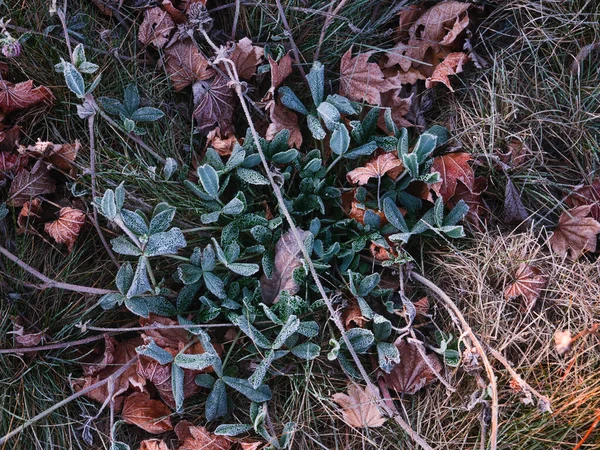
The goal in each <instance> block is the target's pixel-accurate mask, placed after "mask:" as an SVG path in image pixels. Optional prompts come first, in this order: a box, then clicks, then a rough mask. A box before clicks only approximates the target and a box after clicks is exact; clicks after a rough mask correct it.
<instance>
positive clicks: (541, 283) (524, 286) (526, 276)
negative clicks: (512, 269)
mask: <svg viewBox="0 0 600 450" xmlns="http://www.w3.org/2000/svg"><path fill="white" fill-rule="evenodd" d="M547 281H548V277H546V275H544V274H543V273H542V271H541V270H540V269H539V267H536V266H532V265H531V264H528V263H524V262H523V263H521V264H519V267H518V268H517V271H516V273H515V276H514V281H513V282H512V283H510V284H509V285H508V286H506V288H505V289H504V297H505V298H507V299H509V300H511V299H513V298H517V297H522V298H523V299H524V300H525V303H526V305H527V307H528V308H531V307H532V306H533V305H534V304H535V301H536V300H537V299H538V297H539V296H540V292H541V290H542V289H544V287H545V286H546V283H547Z"/></svg>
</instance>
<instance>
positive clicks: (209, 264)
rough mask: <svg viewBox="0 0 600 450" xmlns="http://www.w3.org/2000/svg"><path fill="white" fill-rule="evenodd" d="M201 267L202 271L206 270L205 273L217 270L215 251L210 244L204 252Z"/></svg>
mask: <svg viewBox="0 0 600 450" xmlns="http://www.w3.org/2000/svg"><path fill="white" fill-rule="evenodd" d="M200 265H201V266H202V270H204V271H205V272H211V271H213V270H214V269H215V267H216V261H215V251H214V250H213V248H212V245H210V244H208V245H207V246H206V248H205V249H204V251H203V252H202V256H201V258H200Z"/></svg>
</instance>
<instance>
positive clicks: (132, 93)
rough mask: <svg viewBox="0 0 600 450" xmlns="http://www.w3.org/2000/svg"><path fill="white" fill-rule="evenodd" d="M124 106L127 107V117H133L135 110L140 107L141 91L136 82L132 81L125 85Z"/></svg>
mask: <svg viewBox="0 0 600 450" xmlns="http://www.w3.org/2000/svg"><path fill="white" fill-rule="evenodd" d="M123 106H124V107H125V111H126V112H127V117H128V118H132V117H131V116H132V115H133V113H134V112H135V110H136V109H138V108H139V107H140V93H139V91H138V88H137V86H136V85H135V84H133V83H131V84H128V85H127V86H126V87H125V96H124V99H123Z"/></svg>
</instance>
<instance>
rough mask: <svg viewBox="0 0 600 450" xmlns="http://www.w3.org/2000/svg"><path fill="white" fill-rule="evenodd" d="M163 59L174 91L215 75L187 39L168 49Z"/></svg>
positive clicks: (205, 60) (206, 61)
mask: <svg viewBox="0 0 600 450" xmlns="http://www.w3.org/2000/svg"><path fill="white" fill-rule="evenodd" d="M165 58H166V66H165V68H166V71H167V73H168V74H169V77H170V78H171V83H172V84H173V89H175V90H176V91H180V90H182V89H183V88H184V87H186V86H189V85H190V84H193V83H195V82H197V81H202V80H208V79H209V78H210V77H212V76H213V75H214V74H215V71H214V70H213V69H212V68H210V65H209V64H208V60H207V59H206V58H205V57H204V56H203V55H202V54H201V53H200V51H199V50H198V48H197V47H196V46H195V45H194V43H193V42H192V41H191V40H189V39H188V40H186V41H177V42H176V43H175V44H173V45H172V46H170V47H168V48H167V49H166V50H165Z"/></svg>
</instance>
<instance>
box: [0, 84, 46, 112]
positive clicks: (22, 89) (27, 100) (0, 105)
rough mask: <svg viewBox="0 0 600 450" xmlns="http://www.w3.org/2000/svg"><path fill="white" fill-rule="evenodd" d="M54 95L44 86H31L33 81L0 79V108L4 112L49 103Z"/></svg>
mask: <svg viewBox="0 0 600 450" xmlns="http://www.w3.org/2000/svg"><path fill="white" fill-rule="evenodd" d="M53 101H54V95H52V92H51V91H50V89H48V88H47V87H46V86H38V87H36V88H34V87H33V81H32V80H29V81H23V82H22V83H17V84H13V83H11V82H9V81H4V80H0V110H1V111H2V112H3V113H4V114H9V113H11V112H13V111H19V110H22V109H27V108H30V107H32V106H33V105H37V104H38V103H42V102H43V103H46V104H48V105H51V104H52V103H53Z"/></svg>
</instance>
